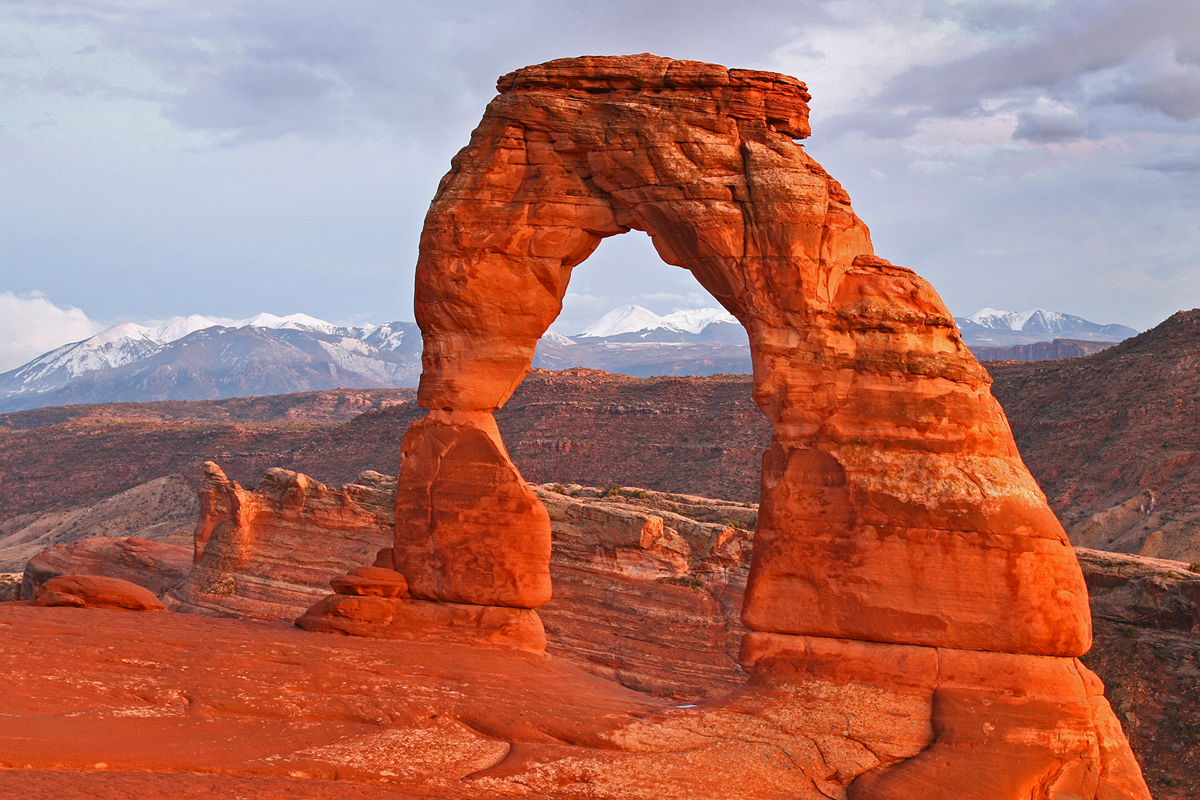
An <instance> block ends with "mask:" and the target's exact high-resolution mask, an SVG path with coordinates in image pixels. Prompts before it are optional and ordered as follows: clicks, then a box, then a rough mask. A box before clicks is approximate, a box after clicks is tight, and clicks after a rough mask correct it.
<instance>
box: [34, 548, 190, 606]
mask: <svg viewBox="0 0 1200 800" xmlns="http://www.w3.org/2000/svg"><path fill="white" fill-rule="evenodd" d="M191 570H192V548H190V547H184V546H183V545H177V544H164V543H162V542H152V541H147V540H146V539H140V538H138V537H136V536H111V537H110V536H100V537H94V538H91V539H82V540H80V541H78V542H73V543H71V544H60V545H58V546H56V547H51V548H50V549H49V550H44V551H42V552H41V553H38V554H37V555H36V556H34V557H33V558H31V559H29V563H28V564H26V565H25V574H24V575H23V576H22V579H21V599H23V600H30V599H32V598H33V597H34V596H35V595H36V594H37V591H38V589H39V588H40V587H41V586H42V584H44V583H45V582H46V581H48V580H50V579H51V578H54V577H57V576H59V575H101V576H104V577H107V578H119V579H121V580H124V581H129V582H130V583H133V584H136V585H138V586H141V587H143V588H145V589H149V590H150V591H151V592H152V593H154V594H155V595H162V594H163V592H165V591H167V590H168V589H170V588H171V587H172V586H175V585H176V584H177V583H179V582H180V581H182V580H183V579H184V578H186V577H187V575H188V573H189V572H191Z"/></svg>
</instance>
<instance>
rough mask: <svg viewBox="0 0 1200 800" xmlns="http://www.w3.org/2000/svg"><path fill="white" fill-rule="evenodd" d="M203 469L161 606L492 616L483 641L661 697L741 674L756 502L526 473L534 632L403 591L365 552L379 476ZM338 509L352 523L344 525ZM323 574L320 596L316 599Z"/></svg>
mask: <svg viewBox="0 0 1200 800" xmlns="http://www.w3.org/2000/svg"><path fill="white" fill-rule="evenodd" d="M206 472H207V476H208V477H207V479H206V481H205V484H204V487H203V489H202V494H201V506H202V507H203V508H204V509H205V517H204V518H203V519H202V521H201V524H200V525H199V526H198V527H197V538H198V540H200V539H204V537H205V536H207V537H208V538H207V540H206V541H205V542H204V543H203V544H199V543H198V545H197V552H198V553H199V554H200V555H199V556H198V558H199V560H198V562H197V567H196V569H195V571H194V572H193V573H192V574H191V575H190V576H189V577H188V578H187V579H186V580H185V581H184V582H183V583H182V584H181V585H179V586H176V587H175V588H174V589H173V590H171V591H170V592H168V594H167V595H166V598H165V600H166V603H167V604H168V606H169V607H170V608H171V609H172V610H175V611H183V612H188V613H197V614H215V615H228V616H237V617H242V618H244V619H259V620H274V621H289V622H290V621H292V620H295V619H297V618H298V617H302V618H303V619H302V621H301V622H300V625H301V626H302V627H306V628H309V629H311V630H324V631H340V632H343V633H351V632H363V633H370V632H371V631H370V630H366V629H367V628H368V626H374V627H375V630H374V633H375V635H378V636H381V637H388V638H419V634H421V633H424V634H425V635H430V634H431V633H432V632H433V630H432V629H431V628H430V627H429V626H435V625H441V626H442V627H443V628H445V629H447V630H449V631H451V632H452V634H453V635H450V636H449V637H448V638H450V639H454V638H456V637H457V638H458V639H459V640H460V641H470V642H476V643H480V642H483V643H488V636H490V635H491V634H489V633H487V631H488V630H493V631H494V630H496V629H499V630H500V631H501V634H500V636H499V637H498V638H497V639H496V640H494V641H492V642H491V643H505V642H507V643H509V644H512V643H513V642H518V643H523V647H524V648H525V649H532V650H540V649H546V650H547V652H549V653H550V654H552V655H555V656H558V657H560V658H564V659H567V660H569V661H572V662H574V663H576V664H577V665H579V666H581V667H583V668H584V669H586V670H588V671H589V672H592V673H594V674H597V675H602V676H604V677H608V678H611V679H613V680H616V681H619V682H620V683H622V684H624V685H626V686H629V687H631V688H635V689H639V690H641V691H648V692H651V693H654V694H660V695H664V696H671V695H678V696H684V697H688V698H697V697H711V696H714V695H717V694H720V693H721V692H725V691H730V690H732V689H734V688H736V687H737V686H739V685H740V684H741V683H743V682H744V681H745V679H746V674H745V672H744V671H743V670H742V668H741V666H740V665H739V663H738V656H739V652H740V649H741V641H742V636H743V635H744V633H745V629H744V628H743V627H742V625H741V623H740V613H741V603H742V594H743V593H744V591H745V585H746V574H747V572H748V571H749V566H750V540H751V537H752V530H753V528H754V521H755V518H756V515H757V508H756V507H753V506H751V507H747V506H746V505H744V504H740V503H728V502H723V501H719V500H710V499H707V498H702V497H693V496H688V495H674V494H663V493H659V492H648V491H646V490H643V489H617V488H615V487H614V488H611V489H608V490H604V489H596V488H590V487H580V486H577V485H576V486H567V487H564V486H561V485H557V484H555V485H546V486H541V487H537V486H533V487H529V489H530V491H531V492H532V493H533V494H534V495H535V496H536V497H538V498H539V500H540V501H541V502H542V504H543V505H544V506H545V508H546V511H547V513H548V515H549V518H550V524H551V528H552V531H553V550H552V553H551V558H550V575H551V578H552V580H553V582H554V587H555V596H554V598H553V599H552V600H551V601H550V602H548V603H547V604H546V605H544V606H542V607H541V609H540V610H539V616H540V617H541V619H542V620H543V622H544V631H545V633H544V634H543V633H542V630H543V627H542V625H541V624H540V623H535V622H534V619H533V618H532V617H531V616H530V615H529V614H527V613H523V612H521V611H520V610H519V609H513V610H512V612H513V613H511V614H509V616H508V617H507V622H508V624H509V625H512V626H515V627H512V628H509V629H508V630H504V628H505V622H504V619H505V618H504V617H500V616H499V615H503V614H506V613H507V612H505V611H499V612H498V611H495V610H494V608H495V607H486V606H473V605H471V604H432V603H428V602H422V601H419V600H414V599H413V598H412V597H411V593H410V591H409V589H408V586H407V580H406V579H405V578H404V577H403V575H401V574H400V573H397V572H395V571H393V570H392V569H390V568H388V567H381V566H370V565H371V564H373V563H378V560H377V558H376V553H377V551H379V550H381V549H382V550H384V552H385V554H386V555H390V553H391V548H390V546H389V545H390V544H391V542H392V537H393V529H394V525H393V519H392V516H391V509H392V508H393V507H394V506H395V497H396V482H395V480H394V479H389V478H385V477H384V476H382V475H379V474H378V473H371V472H367V473H364V474H363V475H361V476H360V477H359V481H360V482H359V483H355V484H349V485H346V486H342V487H340V488H331V487H325V486H323V485H321V484H319V483H317V482H316V481H313V480H312V479H310V478H308V477H307V476H304V475H301V474H297V473H288V472H285V471H282V470H273V471H271V472H269V473H268V474H267V475H265V476H264V480H263V481H262V482H261V483H260V484H259V486H258V487H257V488H255V489H250V490H248V489H243V488H242V487H240V486H238V485H237V484H236V483H232V482H230V481H228V480H227V479H224V478H223V477H222V476H223V473H222V472H220V469H219V467H217V466H216V465H209V466H207V468H206ZM287 486H292V487H295V486H304V487H307V488H306V491H305V492H304V493H303V495H302V496H299V495H297V496H296V497H295V498H293V499H294V501H295V504H287V503H283V502H281V501H280V492H281V487H287ZM331 507H337V508H339V509H340V512H339V517H338V519H340V520H342V521H343V527H342V528H341V529H338V528H334V527H331V526H329V527H326V526H327V524H328V521H329V513H330V512H329V509H330V508H331ZM241 509H254V510H255V511H254V512H253V513H252V514H245V513H244V512H242V511H241ZM348 519H354V520H356V521H357V522H356V525H355V526H353V527H346V526H345V524H344V521H345V520H348ZM214 531H220V533H219V534H216V535H214V533H213V532H214ZM383 561H384V562H385V563H390V562H387V560H386V559H383ZM201 565H217V566H216V567H213V566H203V567H202V566H201ZM331 586H332V588H333V589H334V592H335V594H334V595H331V596H328V597H327V595H328V592H329V589H330V587H331ZM322 598H324V599H322ZM439 605H440V606H442V607H439ZM310 607H311V611H310V612H309V613H307V614H306V613H305V612H306V610H308V609H310ZM396 607H400V608H402V609H407V610H410V611H411V612H412V613H409V614H408V615H405V614H403V613H402V614H401V615H400V617H399V620H400V621H403V620H405V619H408V620H410V621H411V620H412V619H414V618H415V619H420V617H419V616H418V615H419V614H423V615H425V616H424V619H425V621H426V622H425V625H426V627H425V628H424V629H421V628H417V629H415V630H408V631H407V632H406V630H405V627H404V626H403V625H401V624H396V623H397V616H396V614H395V610H394V609H395V608H396ZM484 613H487V614H489V615H492V616H491V617H483V614H484ZM481 618H482V619H481ZM481 623H484V624H482V625H481ZM443 638H447V637H445V636H443Z"/></svg>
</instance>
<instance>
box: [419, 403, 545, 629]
mask: <svg viewBox="0 0 1200 800" xmlns="http://www.w3.org/2000/svg"><path fill="white" fill-rule="evenodd" d="M401 453H402V455H401V458H402V461H401V466H400V484H399V487H398V488H397V490H396V552H395V564H396V569H397V570H398V571H400V572H402V573H404V576H405V577H406V578H408V586H409V591H411V592H412V595H413V597H419V598H423V599H428V600H444V601H448V602H453V603H475V604H478V605H491V606H509V607H514V608H536V607H537V606H540V605H542V604H543V603H545V602H546V601H547V600H549V599H550V570H549V561H550V518H549V517H547V516H546V511H545V509H543V508H542V506H541V504H540V503H538V500H537V498H536V497H534V495H533V492H531V491H530V490H529V487H528V486H527V485H526V484H525V481H524V480H523V479H522V478H521V476H520V474H519V473H518V472H517V468H516V467H514V466H513V464H512V461H510V460H509V458H508V453H506V452H505V450H504V445H503V444H502V443H501V442H500V433H499V431H497V430H496V422H495V420H494V419H492V416H491V414H449V415H447V414H442V413H438V412H435V413H433V414H431V415H430V416H428V417H425V418H424V419H420V420H417V421H416V422H414V423H413V424H412V425H410V426H409V428H408V431H407V432H406V433H405V434H404V445H403V448H402V451H401Z"/></svg>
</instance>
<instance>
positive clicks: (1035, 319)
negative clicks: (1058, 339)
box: [967, 308, 1078, 333]
mask: <svg viewBox="0 0 1200 800" xmlns="http://www.w3.org/2000/svg"><path fill="white" fill-rule="evenodd" d="M1075 319H1078V318H1077V317H1070V316H1069V315H1067V314H1060V313H1059V312H1057V311H1047V310H1046V309H1044V308H1035V309H1033V310H1032V311H1001V310H1000V309H996V308H981V309H979V310H978V311H976V312H975V313H974V314H971V315H970V316H969V317H967V321H968V322H974V323H975V324H976V325H982V326H983V327H985V328H991V329H992V330H1008V331H1022V330H1025V328H1026V326H1028V327H1029V328H1030V329H1032V330H1039V331H1046V332H1051V333H1053V332H1056V331H1061V330H1063V329H1064V327H1065V324H1066V323H1067V322H1068V321H1071V320H1075ZM1031 323H1032V324H1031Z"/></svg>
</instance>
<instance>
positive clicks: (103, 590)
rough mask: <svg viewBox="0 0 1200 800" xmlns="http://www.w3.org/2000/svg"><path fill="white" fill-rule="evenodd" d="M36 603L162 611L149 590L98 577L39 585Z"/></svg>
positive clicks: (67, 577) (59, 579) (63, 578)
mask: <svg viewBox="0 0 1200 800" xmlns="http://www.w3.org/2000/svg"><path fill="white" fill-rule="evenodd" d="M43 598H45V599H43ZM36 599H37V604H38V605H40V606H74V607H77V608H120V609H126V610H128V611H163V610H165V606H163V604H162V601H161V600H159V599H158V598H157V597H155V596H154V593H153V592H151V591H150V590H149V589H144V588H142V587H141V586H138V585H137V584H134V583H130V582H129V581H123V580H121V579H120V578H105V577H102V576H100V575H59V576H58V577H55V578H51V579H50V580H48V581H46V582H45V583H43V584H42V585H41V587H40V588H39V590H38V593H37V598H36ZM76 601H78V602H76Z"/></svg>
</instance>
